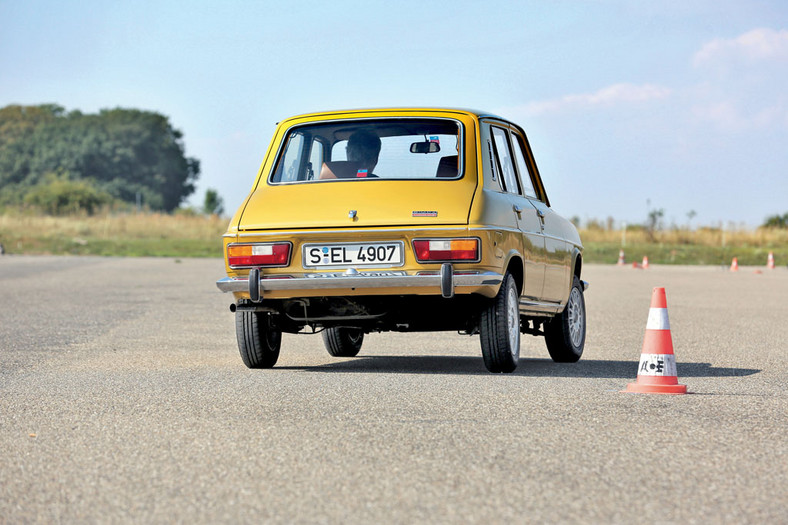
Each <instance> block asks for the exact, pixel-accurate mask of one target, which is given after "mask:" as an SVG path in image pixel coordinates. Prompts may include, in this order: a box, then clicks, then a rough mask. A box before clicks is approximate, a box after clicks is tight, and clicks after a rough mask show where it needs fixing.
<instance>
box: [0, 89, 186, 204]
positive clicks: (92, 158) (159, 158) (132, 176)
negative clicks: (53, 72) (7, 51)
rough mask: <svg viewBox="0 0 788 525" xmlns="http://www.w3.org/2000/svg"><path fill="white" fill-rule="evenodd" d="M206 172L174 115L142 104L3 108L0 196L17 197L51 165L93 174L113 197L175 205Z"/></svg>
mask: <svg viewBox="0 0 788 525" xmlns="http://www.w3.org/2000/svg"><path fill="white" fill-rule="evenodd" d="M199 172H200V164H199V161H198V160H197V159H194V158H187V157H186V156H185V155H184V146H183V135H182V133H181V132H180V131H179V130H177V129H175V128H173V127H172V125H171V124H170V122H169V119H168V118H167V117H165V116H163V115H160V114H158V113H154V112H149V111H141V110H136V109H121V108H118V109H111V110H101V111H100V112H99V113H98V114H83V113H81V112H79V111H72V112H70V113H66V112H65V111H64V109H63V108H62V107H60V106H57V105H54V104H49V105H42V106H7V107H5V108H2V109H0V202H5V203H12V202H13V201H14V200H16V199H18V198H19V195H24V194H25V193H27V192H28V191H30V189H31V188H33V187H34V186H36V185H38V184H41V183H43V182H45V176H46V174H48V173H65V174H68V175H67V176H68V177H69V178H70V179H72V180H89V181H92V182H91V184H93V185H95V187H96V188H97V189H99V190H101V191H103V192H105V193H107V194H109V195H111V196H112V197H113V198H116V199H120V200H123V201H126V202H129V203H134V202H135V200H136V196H137V193H140V194H141V195H142V198H143V201H144V202H145V203H146V205H147V206H149V207H150V208H151V209H154V210H164V211H172V210H173V209H175V208H177V207H178V205H179V204H180V203H181V202H182V201H183V200H184V199H185V198H186V197H188V196H189V195H190V194H191V193H193V192H194V183H195V181H196V180H197V177H198V175H199Z"/></svg>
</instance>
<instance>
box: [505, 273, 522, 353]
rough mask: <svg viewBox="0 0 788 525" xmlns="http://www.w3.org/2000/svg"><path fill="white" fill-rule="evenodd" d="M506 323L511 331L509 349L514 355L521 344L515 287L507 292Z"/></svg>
mask: <svg viewBox="0 0 788 525" xmlns="http://www.w3.org/2000/svg"><path fill="white" fill-rule="evenodd" d="M506 325H507V329H508V332H509V350H510V351H511V352H512V355H514V354H515V353H516V352H517V350H518V348H517V347H518V346H520V311H519V308H518V305H517V292H515V290H514V288H509V292H508V293H507V294H506Z"/></svg>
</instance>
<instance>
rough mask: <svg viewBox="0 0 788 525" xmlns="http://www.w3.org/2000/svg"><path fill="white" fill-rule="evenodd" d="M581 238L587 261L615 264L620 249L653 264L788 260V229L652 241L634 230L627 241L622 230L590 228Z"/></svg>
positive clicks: (661, 235)
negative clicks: (734, 260) (772, 254)
mask: <svg viewBox="0 0 788 525" xmlns="http://www.w3.org/2000/svg"><path fill="white" fill-rule="evenodd" d="M580 237H581V238H582V239H583V245H584V247H585V260H586V262H597V263H615V262H617V261H618V254H619V250H624V253H625V258H626V261H627V262H628V263H632V262H640V261H641V260H642V259H643V257H644V256H645V257H648V260H649V263H650V264H706V265H730V264H731V261H732V259H733V258H734V257H736V258H737V259H738V262H739V264H741V265H751V266H765V265H766V260H767V257H768V255H769V252H772V253H774V258H775V261H776V263H777V264H785V263H786V261H788V230H779V229H764V228H759V229H757V230H736V231H723V230H720V229H716V228H715V229H711V228H700V229H698V230H670V231H662V232H656V233H655V235H654V238H653V239H651V238H650V237H649V236H648V234H647V232H645V231H643V230H634V231H627V233H626V238H625V239H624V237H623V235H622V232H621V231H620V230H618V231H616V230H600V229H590V230H584V231H581V232H580ZM622 241H624V242H625V244H624V245H623V246H622Z"/></svg>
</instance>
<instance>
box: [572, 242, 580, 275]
mask: <svg viewBox="0 0 788 525" xmlns="http://www.w3.org/2000/svg"><path fill="white" fill-rule="evenodd" d="M582 271H583V254H582V253H581V252H580V250H578V249H577V248H575V249H574V250H572V275H574V276H575V277H577V278H578V279H580V275H581V272H582Z"/></svg>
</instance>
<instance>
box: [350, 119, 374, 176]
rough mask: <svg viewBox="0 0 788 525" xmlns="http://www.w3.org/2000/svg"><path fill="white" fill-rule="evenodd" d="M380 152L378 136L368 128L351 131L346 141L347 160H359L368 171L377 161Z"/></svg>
mask: <svg viewBox="0 0 788 525" xmlns="http://www.w3.org/2000/svg"><path fill="white" fill-rule="evenodd" d="M379 154H380V138H379V137H378V136H377V135H376V134H375V133H374V132H373V131H370V130H368V129H363V128H362V129H360V130H358V131H355V132H353V134H352V135H350V138H349V139H348V141H347V160H351V161H354V162H361V163H363V164H365V165H366V166H367V167H368V169H369V170H370V171H372V169H373V168H374V167H375V165H376V164H377V163H378V155H379Z"/></svg>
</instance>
